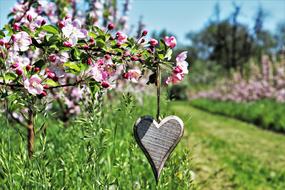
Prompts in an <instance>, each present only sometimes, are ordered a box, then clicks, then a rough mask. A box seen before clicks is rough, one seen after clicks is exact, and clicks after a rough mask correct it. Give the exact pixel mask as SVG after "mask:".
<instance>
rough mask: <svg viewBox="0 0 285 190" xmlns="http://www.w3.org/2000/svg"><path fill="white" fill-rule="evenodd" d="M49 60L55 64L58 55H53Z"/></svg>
mask: <svg viewBox="0 0 285 190" xmlns="http://www.w3.org/2000/svg"><path fill="white" fill-rule="evenodd" d="M48 60H49V61H50V62H55V61H56V55H55V54H51V55H50V56H48Z"/></svg>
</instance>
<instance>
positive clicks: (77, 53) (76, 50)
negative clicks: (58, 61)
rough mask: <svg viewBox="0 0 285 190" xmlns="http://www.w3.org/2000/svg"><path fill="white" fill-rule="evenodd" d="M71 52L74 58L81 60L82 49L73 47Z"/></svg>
mask: <svg viewBox="0 0 285 190" xmlns="http://www.w3.org/2000/svg"><path fill="white" fill-rule="evenodd" d="M70 53H71V58H72V59H73V60H76V61H79V60H80V51H79V50H78V49H77V48H74V49H72V50H71V52H70Z"/></svg>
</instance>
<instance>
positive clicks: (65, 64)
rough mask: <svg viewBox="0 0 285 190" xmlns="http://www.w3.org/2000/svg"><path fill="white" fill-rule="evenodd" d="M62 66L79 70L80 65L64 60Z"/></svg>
mask: <svg viewBox="0 0 285 190" xmlns="http://www.w3.org/2000/svg"><path fill="white" fill-rule="evenodd" d="M63 66H65V67H67V68H69V69H72V70H75V71H80V67H79V66H78V65H77V64H76V63H74V62H66V63H64V64H63Z"/></svg>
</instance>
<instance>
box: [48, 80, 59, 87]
mask: <svg viewBox="0 0 285 190" xmlns="http://www.w3.org/2000/svg"><path fill="white" fill-rule="evenodd" d="M45 84H47V85H48V86H58V85H59V84H58V83H57V82H55V81H54V80H52V79H47V80H46V81H45Z"/></svg>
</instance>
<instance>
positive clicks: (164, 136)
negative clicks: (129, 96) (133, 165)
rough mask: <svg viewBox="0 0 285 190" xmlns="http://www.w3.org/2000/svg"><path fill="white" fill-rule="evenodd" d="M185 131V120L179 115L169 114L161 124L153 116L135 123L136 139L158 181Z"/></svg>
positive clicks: (145, 117) (144, 117)
mask: <svg viewBox="0 0 285 190" xmlns="http://www.w3.org/2000/svg"><path fill="white" fill-rule="evenodd" d="M183 132H184V126H183V121H182V120H181V119H180V118H178V117H177V116H168V117H166V118H164V119H163V120H162V121H161V122H160V123H159V124H158V123H157V122H156V121H155V120H154V119H153V118H152V117H151V116H143V117H141V118H139V119H138V120H137V122H136V124H135V125H134V136H135V139H136V141H137V143H138V144H139V146H140V147H141V149H142V150H143V152H144V154H145V155H146V157H147V158H148V160H149V162H150V164H151V167H152V170H153V173H154V176H155V179H156V181H158V179H159V176H160V173H161V170H162V168H163V166H164V164H165V161H166V160H167V158H168V157H169V155H170V154H171V152H172V151H173V149H174V148H175V146H176V145H177V144H178V142H179V141H180V139H181V137H182V136H183Z"/></svg>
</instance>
